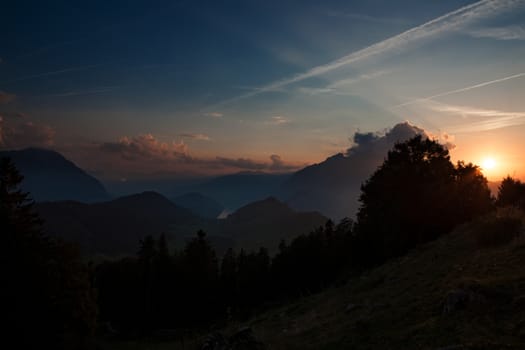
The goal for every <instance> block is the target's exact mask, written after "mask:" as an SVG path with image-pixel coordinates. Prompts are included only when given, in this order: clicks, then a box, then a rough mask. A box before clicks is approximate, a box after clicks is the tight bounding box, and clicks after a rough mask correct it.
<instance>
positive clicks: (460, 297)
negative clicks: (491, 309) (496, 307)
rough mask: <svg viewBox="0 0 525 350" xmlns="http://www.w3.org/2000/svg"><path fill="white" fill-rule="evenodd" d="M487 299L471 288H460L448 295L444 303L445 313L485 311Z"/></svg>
mask: <svg viewBox="0 0 525 350" xmlns="http://www.w3.org/2000/svg"><path fill="white" fill-rule="evenodd" d="M486 304H487V299H486V298H485V296H484V295H483V294H480V293H479V292H477V291H474V290H472V289H471V288H459V289H454V290H451V291H450V292H448V293H447V295H446V297H445V300H444V301H443V313H444V314H449V313H452V312H455V311H458V310H462V309H465V308H467V307H468V308H470V309H478V310H480V311H483V310H484V307H485V305H486Z"/></svg>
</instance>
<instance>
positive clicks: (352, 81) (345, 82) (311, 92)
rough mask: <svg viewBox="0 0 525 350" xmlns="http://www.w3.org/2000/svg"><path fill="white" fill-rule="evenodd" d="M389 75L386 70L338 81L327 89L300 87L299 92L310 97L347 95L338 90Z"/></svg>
mask: <svg viewBox="0 0 525 350" xmlns="http://www.w3.org/2000/svg"><path fill="white" fill-rule="evenodd" d="M387 73H389V72H388V71H386V70H380V71H377V72H371V73H366V74H361V75H359V76H356V77H352V78H346V79H340V80H336V81H334V82H332V83H330V84H328V85H326V86H325V87H320V88H312V87H300V88H299V91H300V92H302V93H305V94H308V95H317V94H327V93H333V94H336V95H347V94H346V93H341V91H338V90H339V89H341V88H344V87H348V86H350V85H353V84H356V83H359V82H363V81H367V80H372V79H376V78H379V77H380V76H382V75H385V74H387Z"/></svg>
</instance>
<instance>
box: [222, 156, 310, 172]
mask: <svg viewBox="0 0 525 350" xmlns="http://www.w3.org/2000/svg"><path fill="white" fill-rule="evenodd" d="M216 161H217V163H219V164H221V165H224V166H226V167H232V168H236V169H240V170H252V171H253V170H255V171H263V170H269V171H272V172H287V171H292V170H297V169H300V168H302V167H304V164H292V163H286V162H284V161H283V159H282V158H281V156H279V155H277V154H272V155H271V156H270V162H269V163H268V162H260V161H255V160H252V159H249V158H226V157H216Z"/></svg>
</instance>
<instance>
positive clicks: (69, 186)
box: [0, 148, 109, 202]
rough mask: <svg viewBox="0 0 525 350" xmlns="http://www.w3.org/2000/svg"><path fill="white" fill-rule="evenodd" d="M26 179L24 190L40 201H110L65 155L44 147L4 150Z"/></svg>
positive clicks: (2, 155) (93, 180)
mask: <svg viewBox="0 0 525 350" xmlns="http://www.w3.org/2000/svg"><path fill="white" fill-rule="evenodd" d="M0 157H9V158H11V159H12V161H13V162H14V163H15V166H16V167H17V169H18V170H19V171H20V173H21V174H22V175H23V176H24V181H23V182H22V189H23V190H24V191H28V192H30V193H31V196H32V197H33V199H35V200H36V201H56V200H77V201H81V202H95V201H102V200H107V199H109V195H108V193H107V192H106V189H105V188H104V186H103V185H102V184H101V183H100V182H99V181H98V180H97V179H96V178H94V177H93V176H91V175H89V174H87V173H86V172H85V171H84V170H82V169H80V168H79V167H78V166H77V165H75V163H73V162H72V161H70V160H68V159H67V158H65V157H64V156H63V155H62V154H60V153H58V152H56V151H53V150H50V149H44V148H26V149H22V150H16V151H15V150H13V151H1V152H0Z"/></svg>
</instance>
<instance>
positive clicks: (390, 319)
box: [249, 212, 525, 349]
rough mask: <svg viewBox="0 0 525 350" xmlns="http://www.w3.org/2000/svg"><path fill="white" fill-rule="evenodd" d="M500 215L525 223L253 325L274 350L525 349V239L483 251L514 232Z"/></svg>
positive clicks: (388, 267) (424, 250) (477, 232)
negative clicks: (458, 298) (451, 298)
mask: <svg viewBox="0 0 525 350" xmlns="http://www.w3.org/2000/svg"><path fill="white" fill-rule="evenodd" d="M501 216H503V217H504V218H507V217H509V216H511V217H516V216H519V219H520V220H521V221H522V222H523V215H522V214H521V213H519V214H518V213H516V212H513V213H509V212H506V213H501V212H500V213H497V214H496V213H495V214H493V215H492V217H488V218H485V219H483V220H481V221H479V220H478V221H477V222H474V223H471V224H467V225H463V226H462V227H459V228H458V229H456V230H455V231H454V232H452V233H451V234H449V235H447V236H445V237H442V238H441V239H439V240H437V241H435V242H432V243H430V244H427V245H425V246H422V247H420V248H418V249H416V250H414V251H412V252H411V253H409V254H408V255H406V256H404V257H401V258H398V259H395V260H393V261H390V262H389V263H387V264H385V265H383V266H380V267H378V268H375V269H373V270H370V271H369V272H367V273H365V274H363V275H361V276H360V277H358V278H351V279H349V280H348V281H347V283H346V284H345V285H344V286H343V287H339V288H332V289H330V290H327V291H326V292H323V293H320V294H318V295H314V296H310V297H306V298H303V299H302V300H299V301H297V302H294V303H292V304H290V305H287V306H285V307H282V308H278V309H274V310H270V311H268V312H266V313H264V314H262V315H260V316H258V317H255V318H254V319H252V320H251V321H250V322H249V324H250V326H251V327H252V328H253V329H254V330H255V332H256V334H257V336H258V337H259V338H260V340H261V341H263V342H264V343H266V344H267V345H268V346H269V348H271V349H441V348H445V349H511V348H512V349H514V348H515V349H523V348H524V346H525V345H524V344H525V239H523V238H522V237H521V235H523V233H522V232H521V233H520V237H519V238H516V239H514V240H513V241H512V242H510V243H506V244H501V245H496V246H494V245H492V246H490V247H485V246H484V245H481V246H480V237H481V240H482V238H483V237H484V236H486V235H487V234H494V235H500V234H504V232H499V230H500V229H503V230H505V229H508V228H507V227H506V226H505V225H498V224H496V225H494V222H498V220H499V218H500V217H501ZM488 226H490V227H491V230H492V232H489V233H487V232H485V231H484V230H485V227H488ZM519 229H520V230H521V231H522V228H519ZM459 289H461V290H463V291H468V292H469V293H472V296H473V297H472V298H471V300H470V301H468V302H465V305H464V307H463V308H459V307H458V309H457V310H455V311H453V312H450V313H444V311H443V305H444V301H445V299H446V297H447V295H448V294H449V293H451V292H452V291H454V290H459Z"/></svg>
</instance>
